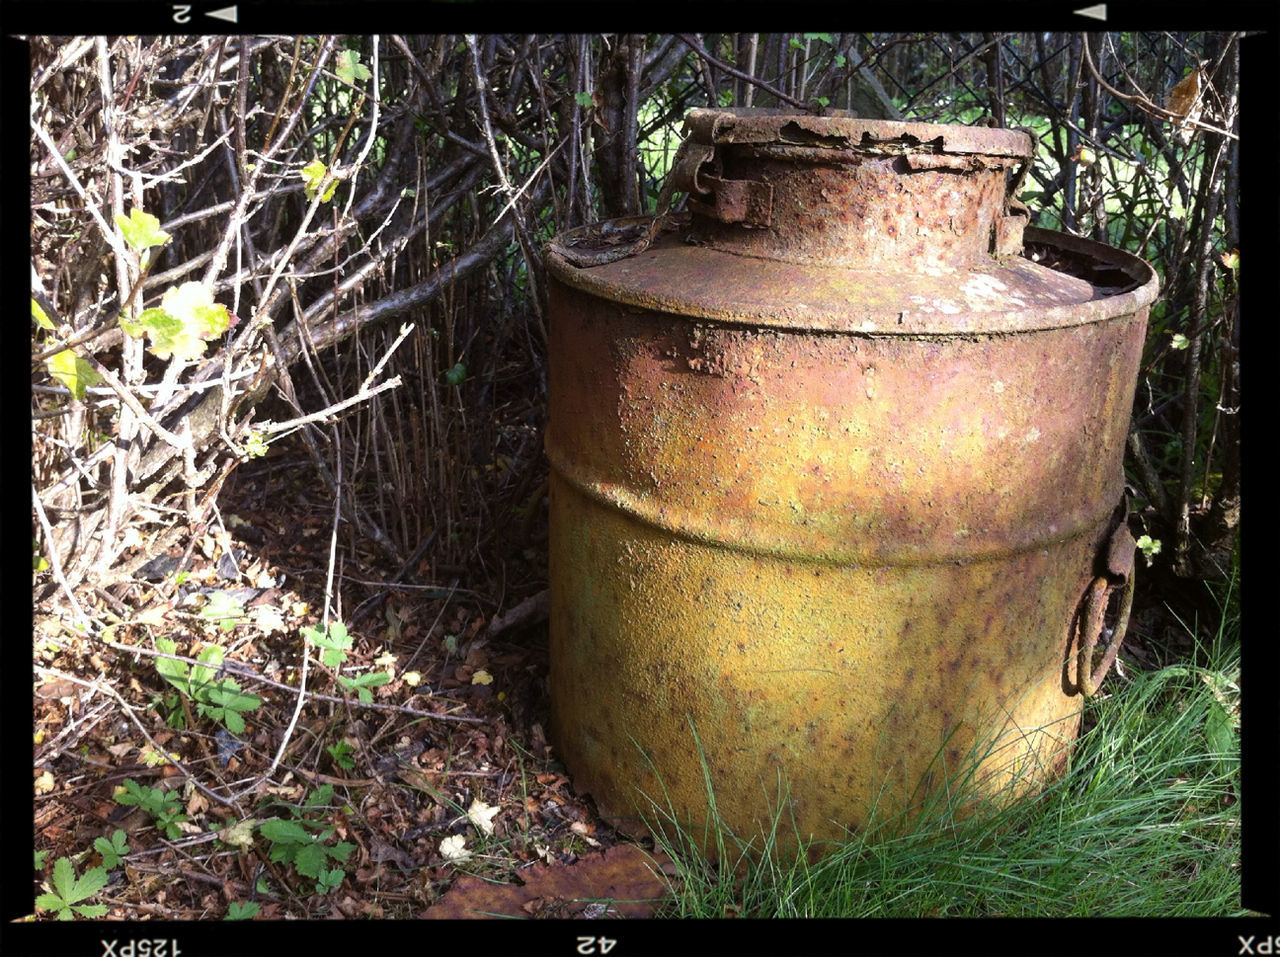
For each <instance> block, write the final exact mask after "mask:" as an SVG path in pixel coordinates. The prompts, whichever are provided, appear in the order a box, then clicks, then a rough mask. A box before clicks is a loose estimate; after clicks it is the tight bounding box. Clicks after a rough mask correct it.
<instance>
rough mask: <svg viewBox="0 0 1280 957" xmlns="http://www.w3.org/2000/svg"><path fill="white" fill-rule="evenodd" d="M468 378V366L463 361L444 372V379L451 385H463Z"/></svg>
mask: <svg viewBox="0 0 1280 957" xmlns="http://www.w3.org/2000/svg"><path fill="white" fill-rule="evenodd" d="M466 378H467V367H466V366H464V365H463V364H462V363H461V362H459V363H457V364H456V365H455V366H454V367H453V368H452V369H450V370H449V371H448V372H446V373H445V374H444V381H445V382H447V383H449V385H462V383H463V381H465V380H466Z"/></svg>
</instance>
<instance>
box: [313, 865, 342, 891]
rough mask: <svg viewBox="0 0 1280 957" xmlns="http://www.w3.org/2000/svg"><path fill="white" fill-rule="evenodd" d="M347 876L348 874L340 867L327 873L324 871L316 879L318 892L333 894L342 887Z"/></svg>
mask: <svg viewBox="0 0 1280 957" xmlns="http://www.w3.org/2000/svg"><path fill="white" fill-rule="evenodd" d="M346 876H347V875H346V873H345V872H344V871H343V870H342V868H340V867H335V868H333V869H331V870H327V871H325V870H322V871H321V872H320V873H319V874H318V875H317V877H316V880H317V884H316V890H317V891H319V892H320V893H321V894H332V893H333V892H334V891H336V890H337V889H338V888H339V887H340V886H342V879H343V878H344V877H346Z"/></svg>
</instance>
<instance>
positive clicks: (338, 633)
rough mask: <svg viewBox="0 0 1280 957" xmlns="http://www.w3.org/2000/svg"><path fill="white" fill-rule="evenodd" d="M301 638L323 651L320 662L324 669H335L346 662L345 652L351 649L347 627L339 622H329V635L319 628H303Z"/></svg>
mask: <svg viewBox="0 0 1280 957" xmlns="http://www.w3.org/2000/svg"><path fill="white" fill-rule="evenodd" d="M302 634H303V637H305V638H309V639H310V640H311V641H313V642H315V644H317V645H319V646H320V647H321V648H323V649H325V651H324V653H323V654H322V655H321V656H320V660H321V661H322V662H323V663H324V666H325V667H326V668H337V667H338V666H339V665H341V664H342V663H343V662H344V661H346V660H347V651H348V650H349V649H350V648H351V645H352V640H351V636H350V635H348V634H347V626H346V625H344V624H343V623H342V622H340V621H331V622H329V633H328V634H327V635H326V634H324V633H323V632H321V631H320V629H319V628H303V629H302Z"/></svg>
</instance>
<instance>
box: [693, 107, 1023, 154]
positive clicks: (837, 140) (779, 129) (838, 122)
mask: <svg viewBox="0 0 1280 957" xmlns="http://www.w3.org/2000/svg"><path fill="white" fill-rule="evenodd" d="M685 132H686V134H687V135H688V136H689V137H690V138H692V139H693V140H694V141H695V142H698V143H705V144H706V145H708V146H716V145H720V144H732V143H746V144H755V145H765V144H771V145H778V146H808V147H816V148H818V149H838V150H858V149H868V150H874V151H883V150H884V148H885V147H886V146H892V147H893V148H894V151H895V152H912V151H915V150H918V151H919V152H922V153H960V154H981V155H986V156H1013V157H1018V158H1020V159H1024V160H1025V159H1030V157H1031V156H1032V153H1033V145H1032V142H1031V137H1029V136H1028V135H1027V134H1026V133H1023V132H1020V131H1018V130H1002V129H992V128H991V127H987V126H956V125H952V124H942V123H910V122H905V121H900V120H873V119H865V118H863V117H859V116H856V115H854V114H853V113H851V112H849V111H848V110H827V111H826V112H825V113H824V114H823V115H821V116H818V115H815V114H807V113H797V112H795V111H794V110H778V109H755V108H750V109H747V108H724V109H710V108H701V107H700V108H695V109H692V110H690V111H689V114H688V116H686V117H685Z"/></svg>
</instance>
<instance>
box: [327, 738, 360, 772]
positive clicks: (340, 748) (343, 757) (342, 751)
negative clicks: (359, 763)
mask: <svg viewBox="0 0 1280 957" xmlns="http://www.w3.org/2000/svg"><path fill="white" fill-rule="evenodd" d="M325 750H326V751H328V752H329V757H331V758H333V763H334V764H336V765H337V766H338V767H340V768H342V770H344V771H350V770H351V769H352V768H354V767H355V766H356V763H355V762H354V761H353V760H351V755H352V754H353V753H354V752H355V748H353V747H351V745H349V744H347V742H345V741H339V742H338V743H337V744H331V745H329V746H328V747H327V748H325Z"/></svg>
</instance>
